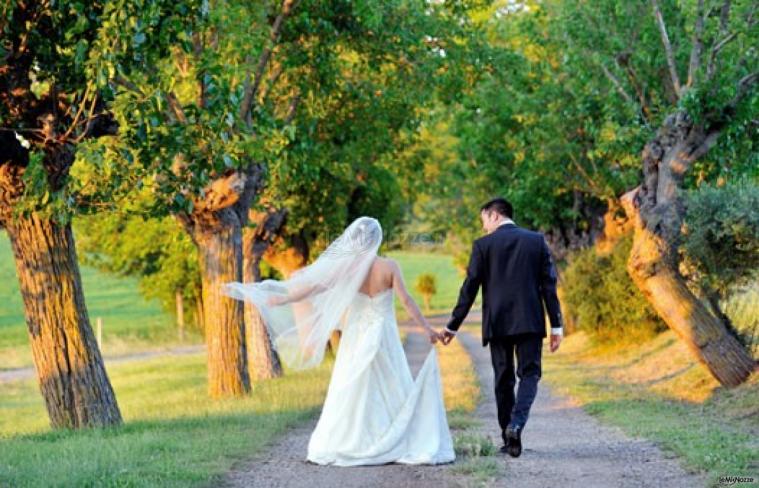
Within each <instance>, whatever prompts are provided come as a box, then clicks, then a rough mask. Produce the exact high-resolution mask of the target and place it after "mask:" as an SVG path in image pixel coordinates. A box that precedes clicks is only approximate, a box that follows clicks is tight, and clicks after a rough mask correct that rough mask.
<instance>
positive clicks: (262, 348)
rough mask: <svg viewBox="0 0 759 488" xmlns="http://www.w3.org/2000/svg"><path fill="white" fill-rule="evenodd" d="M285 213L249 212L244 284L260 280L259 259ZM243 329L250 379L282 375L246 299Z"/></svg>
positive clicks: (258, 317)
mask: <svg viewBox="0 0 759 488" xmlns="http://www.w3.org/2000/svg"><path fill="white" fill-rule="evenodd" d="M284 215H285V213H284V212H282V211H270V212H266V213H257V214H255V215H253V214H252V212H251V215H250V218H251V220H253V221H254V222H256V224H257V225H256V227H255V228H250V227H246V228H245V230H244V231H243V246H242V249H243V278H244V281H245V282H246V283H251V282H256V281H261V267H260V266H261V258H262V256H263V253H264V252H265V250H266V249H267V248H268V247H269V244H270V241H271V240H272V239H273V238H274V236H275V234H276V233H277V232H278V231H279V229H280V228H281V226H282V223H283V221H284ZM245 332H246V340H247V345H248V368H249V370H250V377H251V378H252V379H253V380H256V381H259V380H265V379H270V378H278V377H280V376H282V364H281V362H280V359H279V355H278V354H277V351H275V350H274V347H273V344H272V342H271V336H270V335H269V331H268V330H267V329H266V325H265V324H264V322H263V320H262V319H261V315H260V314H259V312H258V310H257V309H256V307H255V305H253V304H252V303H250V302H247V301H246V302H245Z"/></svg>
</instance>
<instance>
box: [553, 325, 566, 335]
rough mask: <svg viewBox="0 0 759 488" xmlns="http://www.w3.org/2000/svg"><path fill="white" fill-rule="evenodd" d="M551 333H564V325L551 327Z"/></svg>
mask: <svg viewBox="0 0 759 488" xmlns="http://www.w3.org/2000/svg"><path fill="white" fill-rule="evenodd" d="M551 335H560V336H563V335H564V327H551Z"/></svg>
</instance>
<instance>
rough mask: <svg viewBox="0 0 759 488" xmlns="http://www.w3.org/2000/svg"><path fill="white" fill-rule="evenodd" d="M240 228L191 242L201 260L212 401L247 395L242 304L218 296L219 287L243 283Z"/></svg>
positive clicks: (235, 225)
mask: <svg viewBox="0 0 759 488" xmlns="http://www.w3.org/2000/svg"><path fill="white" fill-rule="evenodd" d="M241 239H242V236H241V228H240V225H239V223H237V222H229V221H227V222H225V223H224V225H222V226H219V227H217V228H214V229H213V230H207V231H205V232H201V231H200V228H196V232H195V234H194V241H195V243H196V245H197V247H198V253H199V257H200V272H201V276H202V294H201V295H202V297H203V322H204V324H205V328H206V342H207V344H208V392H209V394H210V395H211V396H212V397H213V398H221V397H229V396H241V395H244V394H246V393H248V392H249V391H250V377H249V375H248V364H247V363H248V361H247V353H246V347H245V322H244V316H243V303H242V302H241V301H239V300H235V299H234V298H231V297H229V296H226V295H224V294H223V293H222V292H221V288H222V285H223V284H224V283H226V282H230V281H242V252H241V250H242V243H241Z"/></svg>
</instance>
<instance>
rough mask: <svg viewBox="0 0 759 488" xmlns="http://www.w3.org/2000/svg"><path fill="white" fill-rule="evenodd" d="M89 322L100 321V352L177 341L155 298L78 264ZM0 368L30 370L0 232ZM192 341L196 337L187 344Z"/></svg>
mask: <svg viewBox="0 0 759 488" xmlns="http://www.w3.org/2000/svg"><path fill="white" fill-rule="evenodd" d="M81 273H82V282H83V286H84V295H85V299H86V302H87V310H88V311H89V316H90V320H91V322H92V326H93V328H94V327H95V319H96V318H97V317H102V319H103V352H104V353H105V354H123V353H126V352H129V351H131V350H144V349H150V348H155V346H157V345H169V344H172V343H175V342H177V334H176V329H175V325H174V319H173V318H172V316H171V315H170V314H168V313H166V312H164V311H163V310H162V309H161V307H160V305H159V303H158V301H157V300H151V301H146V300H145V299H144V298H143V297H142V296H141V295H140V294H139V291H138V288H137V286H138V284H137V280H136V279H135V278H129V277H126V278H125V277H118V276H113V275H110V274H107V273H102V272H100V271H98V270H96V269H93V268H90V267H86V266H82V267H81ZM0 297H2V299H1V300H0V370H2V369H10V368H18V367H23V366H31V365H32V359H31V351H30V348H29V338H28V337H27V332H26V322H25V320H24V307H23V303H22V300H21V294H20V293H19V289H18V278H17V277H16V265H15V263H14V260H13V252H12V250H11V245H10V241H9V239H8V236H7V235H6V233H5V232H4V231H0ZM192 341H194V342H198V341H199V337H197V334H195V335H194V336H190V337H189V338H188V342H192Z"/></svg>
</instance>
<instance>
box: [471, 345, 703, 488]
mask: <svg viewBox="0 0 759 488" xmlns="http://www.w3.org/2000/svg"><path fill="white" fill-rule="evenodd" d="M459 340H461V341H462V343H463V344H464V346H465V347H466V349H467V351H469V354H470V355H471V356H472V359H473V361H474V363H475V367H476V369H477V374H478V375H479V377H480V383H481V387H482V391H483V396H484V398H483V402H482V403H481V404H480V406H479V407H478V408H477V412H476V415H477V417H478V418H480V419H481V420H482V426H483V427H482V429H483V432H482V433H483V434H485V435H488V436H490V437H491V438H492V439H493V441H494V442H496V445H500V442H498V441H499V440H500V429H499V427H498V422H497V420H496V419H497V416H496V406H495V396H494V393H493V369H492V366H491V363H490V352H489V349H487V348H483V347H482V343H481V342H480V338H479V337H475V336H474V335H471V334H467V333H462V334H460V337H459ZM546 354H548V353H546ZM522 444H523V446H524V451H523V453H522V456H520V457H519V458H511V457H504V463H505V465H506V466H505V471H506V472H505V476H504V477H503V478H502V479H501V480H500V481H499V482H498V483H497V486H514V487H520V488H532V487H535V488H538V487H540V488H543V487H546V486H558V487H561V488H571V487H578V488H587V487H599V488H601V487H603V488H607V487H639V486H640V487H651V486H666V487H667V488H677V487H683V488H693V487H697V486H704V485H705V481H704V479H702V478H700V477H698V476H695V475H692V474H688V473H686V472H685V471H684V470H683V469H682V468H681V467H680V465H679V464H678V462H677V461H676V460H675V459H673V458H672V457H670V456H667V455H665V454H664V453H663V452H662V451H661V450H660V449H659V448H657V447H656V446H655V445H653V444H652V443H650V442H648V441H645V440H639V439H632V438H630V437H628V436H626V435H625V434H624V433H622V432H621V431H620V430H619V429H616V428H613V427H608V426H603V425H601V424H600V423H599V422H598V421H597V420H596V419H594V418H593V417H591V416H590V415H588V414H587V413H585V412H584V411H583V410H582V409H581V408H578V407H575V406H572V404H571V403H570V401H569V400H568V399H567V398H562V397H559V396H555V395H553V394H552V393H551V391H550V389H549V388H548V386H547V385H546V383H545V382H544V381H541V382H540V384H539V386H538V396H537V398H536V399H535V403H534V404H533V406H532V409H531V410H530V418H529V420H528V422H527V425H526V427H525V430H524V433H523V434H522Z"/></svg>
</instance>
